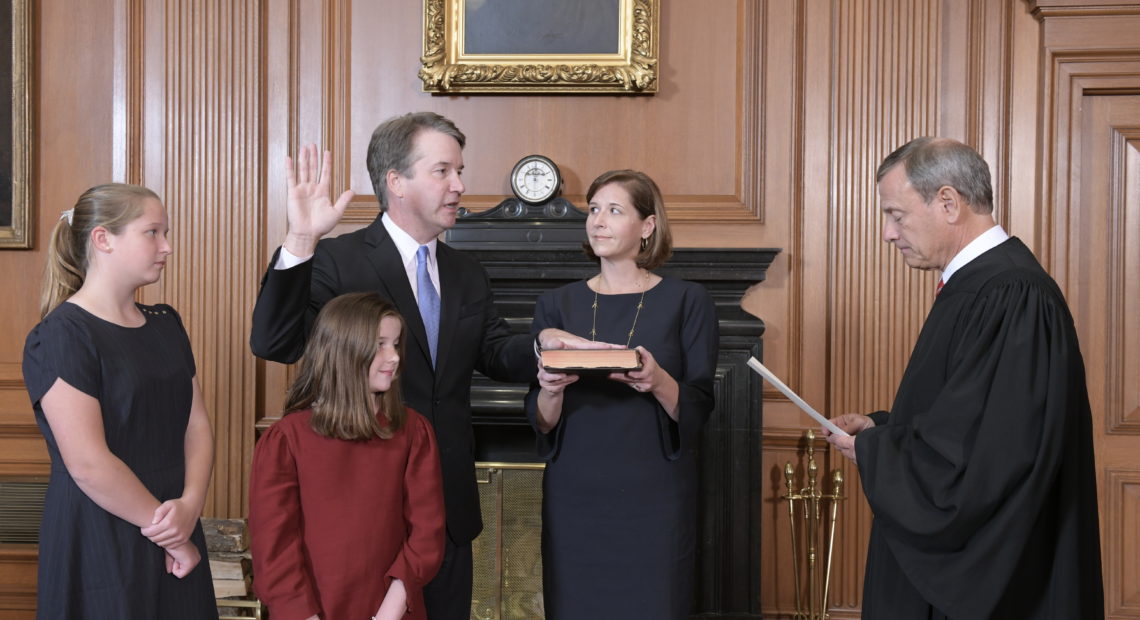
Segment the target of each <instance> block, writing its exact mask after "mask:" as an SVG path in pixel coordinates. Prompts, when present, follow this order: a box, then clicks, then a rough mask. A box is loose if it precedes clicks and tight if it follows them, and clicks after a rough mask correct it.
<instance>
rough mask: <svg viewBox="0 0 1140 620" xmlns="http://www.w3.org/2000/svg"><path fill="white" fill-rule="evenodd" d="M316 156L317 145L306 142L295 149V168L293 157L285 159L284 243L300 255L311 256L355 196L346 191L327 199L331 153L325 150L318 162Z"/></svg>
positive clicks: (303, 256)
mask: <svg viewBox="0 0 1140 620" xmlns="http://www.w3.org/2000/svg"><path fill="white" fill-rule="evenodd" d="M317 157H318V155H317V145H315V144H306V145H304V146H302V147H301V149H300V150H299V151H298V152H297V161H296V169H294V166H293V164H294V162H293V160H292V159H290V158H288V157H286V158H285V181H286V183H287V184H288V188H289V200H288V202H287V203H286V207H285V214H286V218H287V219H288V222H289V232H288V233H287V234H286V235H285V243H284V246H285V249H286V250H289V252H290V253H291V254H293V255H294V256H297V257H299V258H307V257H309V256H312V254H313V252H315V251H316V248H317V241H320V239H321V237H323V236H325V235H326V234H328V233H329V231H331V230H332V229H333V227H334V226H336V224H337V222H339V221H340V218H341V216H343V215H344V210H345V209H346V208H347V207H348V202H349V201H350V200H352V197H353V196H355V195H356V194H354V193H353V192H352V191H351V190H348V191H345V192H344V193H343V194H341V195H340V197H339V198H337V200H336V203H335V204H334V203H333V202H332V201H331V200H329V177H330V176H332V154H331V153H329V152H328V151H325V152H324V156H323V157H322V158H321V161H320V162H319V164H318V161H317ZM318 166H319V167H318Z"/></svg>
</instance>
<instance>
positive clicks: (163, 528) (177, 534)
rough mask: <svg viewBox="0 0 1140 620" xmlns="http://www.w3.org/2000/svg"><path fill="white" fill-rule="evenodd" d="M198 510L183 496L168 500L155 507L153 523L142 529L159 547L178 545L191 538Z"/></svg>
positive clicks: (144, 534) (196, 521)
mask: <svg viewBox="0 0 1140 620" xmlns="http://www.w3.org/2000/svg"><path fill="white" fill-rule="evenodd" d="M197 524H198V512H197V511H195V510H194V509H193V508H192V507H191V506H190V503H189V502H187V501H186V500H185V499H183V498H177V499H170V500H166V501H165V502H162V503H161V504H159V506H158V508H155V509H154V518H153V520H151V524H150V525H148V526H146V527H144V528H142V529H141V530H140V531H141V532H142V535H143V536H146V537H147V538H149V539H150V542H152V543H154V544H156V545H158V546H159V547H177V546H178V545H181V544H183V543H185V542H186V541H187V540H190V534H191V533H193V531H194V526H195V525H197Z"/></svg>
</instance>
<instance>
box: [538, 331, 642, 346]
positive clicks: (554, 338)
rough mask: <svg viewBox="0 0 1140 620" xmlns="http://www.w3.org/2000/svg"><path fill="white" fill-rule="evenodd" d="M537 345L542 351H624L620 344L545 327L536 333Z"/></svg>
mask: <svg viewBox="0 0 1140 620" xmlns="http://www.w3.org/2000/svg"><path fill="white" fill-rule="evenodd" d="M538 344H539V346H541V347H542V348H544V349H624V348H625V347H623V346H621V345H620V344H610V343H608V342H595V341H593V340H586V339H585V338H583V337H581V336H575V335H574V334H571V333H570V332H564V331H562V330H561V329H554V328H553V327H547V328H546V329H544V330H542V331H541V332H539V333H538Z"/></svg>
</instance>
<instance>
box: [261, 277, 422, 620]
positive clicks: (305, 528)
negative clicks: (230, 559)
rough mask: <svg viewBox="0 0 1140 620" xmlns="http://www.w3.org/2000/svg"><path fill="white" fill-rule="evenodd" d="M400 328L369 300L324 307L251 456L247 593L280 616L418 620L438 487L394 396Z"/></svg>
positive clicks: (383, 305)
mask: <svg viewBox="0 0 1140 620" xmlns="http://www.w3.org/2000/svg"><path fill="white" fill-rule="evenodd" d="M403 328H404V324H403V319H402V318H401V317H400V315H399V313H398V312H397V311H396V309H395V307H394V306H393V305H392V304H391V303H389V302H388V301H386V300H384V299H383V298H382V297H380V296H379V295H376V294H375V293H353V294H348V295H342V296H340V297H337V298H336V299H334V300H332V301H330V302H329V303H328V304H326V305H325V307H324V308H323V309H322V310H321V312H320V314H319V315H318V316H317V320H316V323H315V324H314V325H313V332H312V335H311V336H310V337H309V342H308V345H307V347H306V349H305V355H304V357H303V358H302V360H301V365H300V372H299V373H298V375H297V379H296V380H295V381H294V382H293V385H292V387H290V389H289V393H288V395H287V396H286V402H285V412H286V415H285V416H284V417H283V418H282V419H281V420H280V421H278V422H277V423H276V424H274V425H273V426H272V427H271V428H270V429H269V430H268V431H266V432H265V434H264V435H263V436H262V437H261V440H260V441H259V442H258V444H257V447H256V449H255V450H254V455H253V473H252V477H251V481H250V507H249V525H250V533H251V535H252V551H253V566H254V573H253V574H254V589H255V590H256V591H257V594H258V596H260V597H261V599H262V600H263V601H264V602H265V603H266V604H267V605H268V606H269V611H270V613H271V614H272V615H273V618H274V620H306V619H310V620H311V619H324V620H333V619H340V618H368V617H370V616H372V617H375V618H376V619H377V620H380V619H384V620H388V619H394V618H426V615H425V612H424V606H423V594H422V588H423V585H424V584H425V583H427V582H428V581H429V580H430V579H431V578H432V577H433V576H434V575H435V573H436V571H437V570H439V566H440V562H442V560H443V542H444V538H443V537H444V511H443V490H442V485H443V483H442V480H441V478H440V467H439V454H438V451H437V449H436V444H435V435H434V432H433V430H432V427H431V424H430V423H429V422H428V421H427V420H426V419H425V418H424V417H423V416H421V415H420V414H418V413H416V412H415V411H414V410H412V409H409V408H406V407H405V406H404V405H403V402H402V399H401V397H400V389H399V381H398V370H399V365H400V357H401V355H402V354H403V339H402V334H403Z"/></svg>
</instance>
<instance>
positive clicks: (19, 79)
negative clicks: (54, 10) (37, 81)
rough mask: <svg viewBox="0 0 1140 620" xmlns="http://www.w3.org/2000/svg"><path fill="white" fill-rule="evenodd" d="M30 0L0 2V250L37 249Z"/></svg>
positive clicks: (2, 0) (0, 0)
mask: <svg viewBox="0 0 1140 620" xmlns="http://www.w3.org/2000/svg"><path fill="white" fill-rule="evenodd" d="M30 1H31V0H0V45H2V46H3V49H4V53H3V57H2V60H0V91H2V95H0V249H8V248H19V249H27V248H30V247H32V221H33V219H34V218H33V213H32V207H31V198H32V192H31V162H32V146H31V137H32V136H31V126H32V122H31V121H32V119H31V106H30V105H29V101H30V93H31V91H32V89H31V78H30V76H31V71H30V67H31V48H30V44H31V37H30V31H31V23H32V21H31V19H30V16H29V13H28V11H29V4H30Z"/></svg>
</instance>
